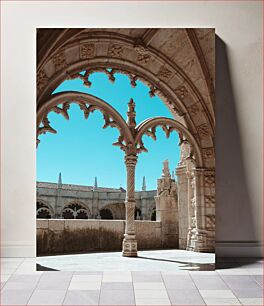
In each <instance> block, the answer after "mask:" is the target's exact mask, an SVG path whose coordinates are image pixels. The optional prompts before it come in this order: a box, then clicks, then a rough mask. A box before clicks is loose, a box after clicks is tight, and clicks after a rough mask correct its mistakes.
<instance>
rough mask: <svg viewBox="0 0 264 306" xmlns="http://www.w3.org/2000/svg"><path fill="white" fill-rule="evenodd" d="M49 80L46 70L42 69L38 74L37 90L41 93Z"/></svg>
mask: <svg viewBox="0 0 264 306" xmlns="http://www.w3.org/2000/svg"><path fill="white" fill-rule="evenodd" d="M48 81H49V79H48V77H47V75H46V72H45V70H44V69H40V71H39V72H38V73H37V90H38V91H40V90H42V88H44V87H45V86H46V85H47V83H48Z"/></svg>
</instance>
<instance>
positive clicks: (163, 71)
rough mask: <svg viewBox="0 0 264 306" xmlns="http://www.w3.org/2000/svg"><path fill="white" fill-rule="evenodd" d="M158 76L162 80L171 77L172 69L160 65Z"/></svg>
mask: <svg viewBox="0 0 264 306" xmlns="http://www.w3.org/2000/svg"><path fill="white" fill-rule="evenodd" d="M158 77H159V78H161V79H163V80H168V79H169V78H170V77H172V71H170V70H169V69H168V68H166V67H162V68H161V69H160V71H159V72H158Z"/></svg>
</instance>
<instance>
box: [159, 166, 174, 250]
mask: <svg viewBox="0 0 264 306" xmlns="http://www.w3.org/2000/svg"><path fill="white" fill-rule="evenodd" d="M168 170H169V169H168V162H167V161H165V162H164V168H163V175H162V178H160V179H158V190H157V196H156V197H155V202H156V220H157V221H160V222H161V229H162V246H163V247H165V248H178V247H179V224H178V217H179V216H178V203H177V194H176V193H177V185H176V182H175V180H173V179H171V175H170V172H169V171H168Z"/></svg>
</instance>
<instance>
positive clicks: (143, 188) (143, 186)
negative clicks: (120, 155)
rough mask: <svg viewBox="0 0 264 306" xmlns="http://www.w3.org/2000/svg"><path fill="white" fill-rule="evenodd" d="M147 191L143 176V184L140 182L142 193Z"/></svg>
mask: <svg viewBox="0 0 264 306" xmlns="http://www.w3.org/2000/svg"><path fill="white" fill-rule="evenodd" d="M146 190H147V186H146V178H145V176H143V182H142V191H146Z"/></svg>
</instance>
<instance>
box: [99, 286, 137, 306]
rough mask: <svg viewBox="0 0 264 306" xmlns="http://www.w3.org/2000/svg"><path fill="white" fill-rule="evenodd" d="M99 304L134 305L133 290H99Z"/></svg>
mask: <svg viewBox="0 0 264 306" xmlns="http://www.w3.org/2000/svg"><path fill="white" fill-rule="evenodd" d="M99 305H108V306H109V305H122V306H124V305H135V298H134V292H133V290H115V291H113V290H101V293H100V300H99Z"/></svg>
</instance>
